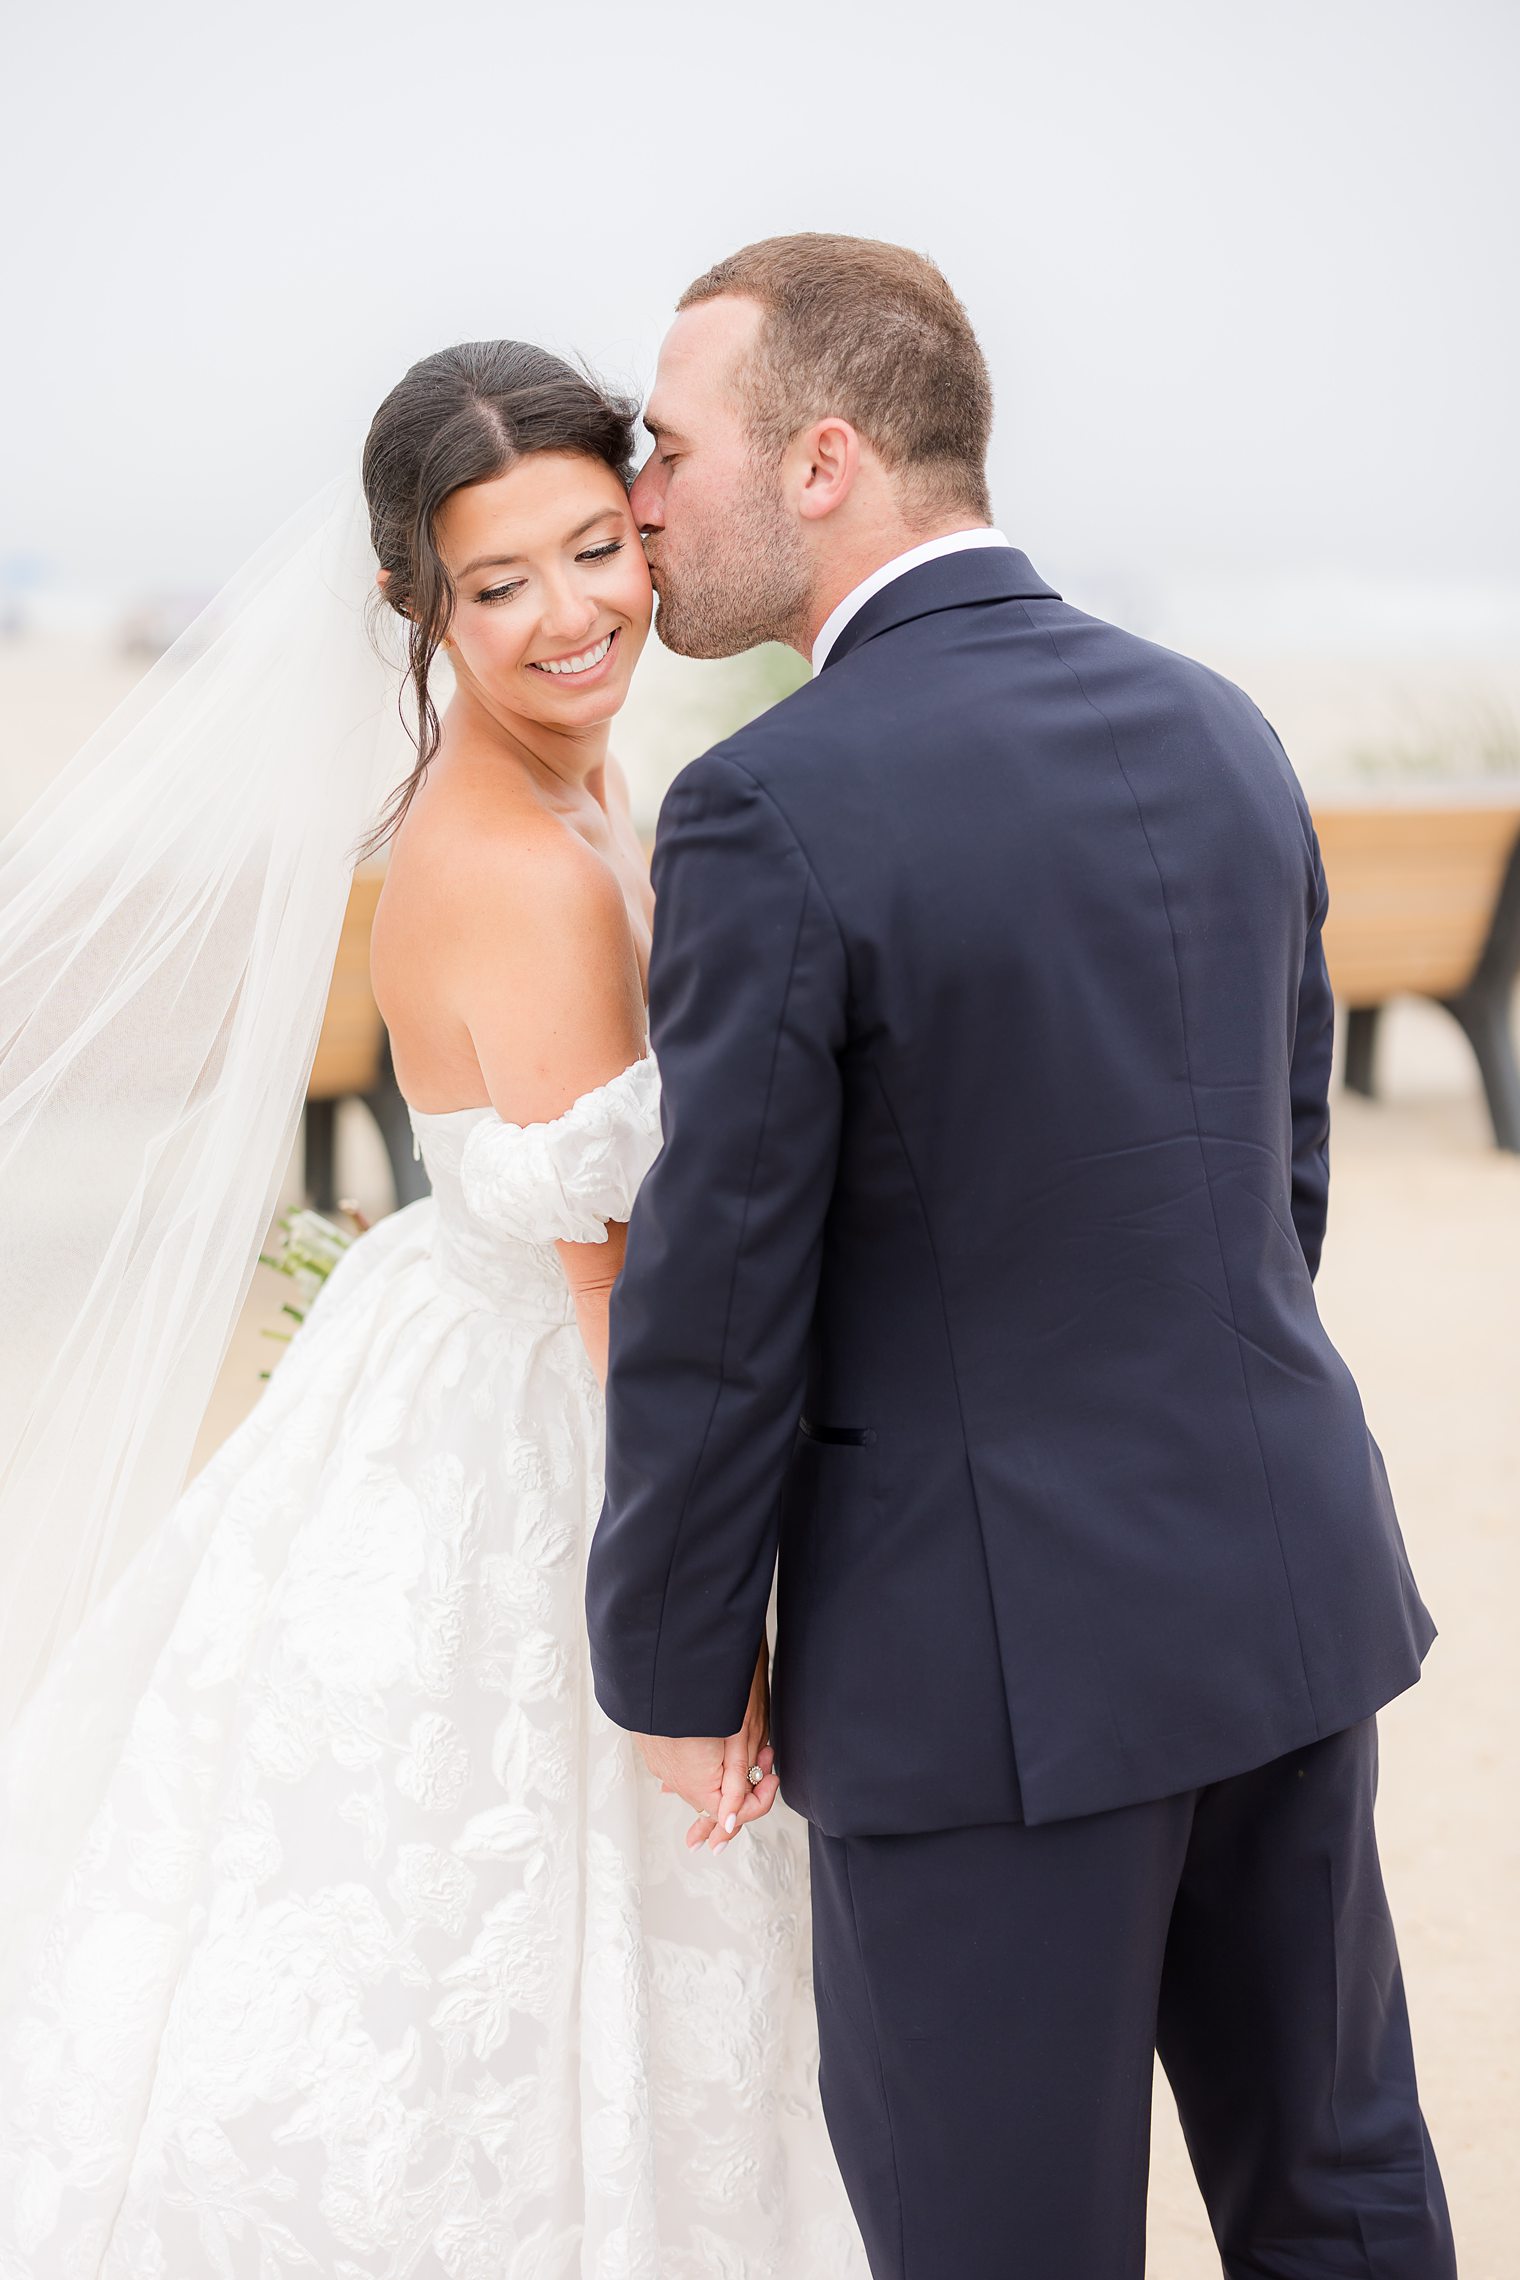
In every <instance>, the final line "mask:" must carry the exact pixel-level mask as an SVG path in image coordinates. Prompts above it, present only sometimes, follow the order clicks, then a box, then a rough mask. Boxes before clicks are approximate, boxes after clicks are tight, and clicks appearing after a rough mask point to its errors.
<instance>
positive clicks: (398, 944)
mask: <svg viewBox="0 0 1520 2280" xmlns="http://www.w3.org/2000/svg"><path fill="white" fill-rule="evenodd" d="M493 779H494V780H493ZM627 929H628V915H627V908H626V905H625V903H624V901H623V897H622V893H621V890H620V889H619V886H618V883H617V880H616V879H615V878H614V877H613V875H612V873H611V872H610V871H609V869H608V867H607V865H606V864H605V863H604V862H603V861H602V860H601V859H600V857H599V856H598V855H597V854H596V852H595V850H594V849H593V848H591V847H590V846H588V845H587V843H586V842H585V840H583V839H582V838H581V837H580V836H579V834H578V833H576V832H574V831H571V830H568V829H567V828H566V826H565V824H564V823H563V822H562V821H561V820H560V818H559V817H557V816H556V815H554V814H553V813H552V812H551V811H550V810H549V809H547V808H545V807H544V806H543V804H542V802H541V801H539V800H538V799H536V798H535V797H534V796H533V794H532V793H531V791H528V790H526V789H525V788H523V787H520V786H518V785H517V784H515V783H514V782H513V781H512V780H511V779H510V777H505V774H504V771H501V770H496V771H491V770H488V769H457V770H454V771H452V772H451V773H450V774H449V775H448V776H447V777H440V779H439V781H438V782H436V783H428V784H425V785H424V786H423V789H422V791H421V792H420V793H419V794H418V796H417V798H416V799H415V800H414V801H413V803H412V806H411V808H410V810H409V811H408V813H407V815H406V817H405V819H404V821H403V822H402V825H401V828H400V830H399V831H398V832H397V834H396V837H395V840H394V843H393V845H392V848H391V852H390V860H389V864H388V866H387V875H386V881H385V886H384V890H383V892H382V894H381V898H380V907H379V909H378V911H377V912H376V916H375V930H374V937H373V941H372V946H371V956H372V960H373V963H374V965H375V969H376V976H377V979H380V978H381V977H382V976H383V975H384V974H385V972H386V970H387V969H389V968H391V967H393V966H394V965H395V964H397V963H398V962H401V961H404V962H405V964H406V966H407V967H408V968H409V969H411V970H412V971H415V970H416V967H417V965H418V963H419V962H422V963H428V964H434V963H438V962H441V963H444V964H447V963H449V962H450V961H451V960H452V959H454V958H455V957H458V956H461V955H463V956H466V957H473V956H474V955H475V954H476V953H477V952H478V950H479V949H480V947H481V946H482V943H483V942H488V943H489V947H490V952H491V955H492V957H493V960H496V961H501V960H510V959H512V958H513V956H514V955H534V956H541V955H543V954H544V953H545V952H546V951H547V950H548V949H549V948H550V946H551V945H552V944H553V943H554V942H561V943H563V942H564V941H565V940H566V939H567V938H573V939H581V940H585V941H586V946H587V949H588V951H589V952H590V954H591V955H592V956H593V957H595V956H596V955H597V954H598V952H599V951H604V950H606V949H608V948H610V947H612V946H613V945H615V944H617V945H620V944H621V939H622V937H623V936H624V935H626V933H627Z"/></svg>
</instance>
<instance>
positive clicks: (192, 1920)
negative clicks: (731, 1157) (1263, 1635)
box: [0, 1057, 866, 2280]
mask: <svg viewBox="0 0 1520 2280" xmlns="http://www.w3.org/2000/svg"><path fill="white" fill-rule="evenodd" d="M414 1122H415V1125H416V1128H417V1132H418V1136H419V1140H420V1143H421V1147H422V1150H423V1154H424V1156H425V1158H426V1161H427V1166H428V1170H429V1173H430V1175H431V1178H432V1183H433V1190H434V1193H433V1196H432V1198H431V1199H429V1200H427V1201H425V1202H422V1203H417V1204H413V1205H411V1206H410V1207H409V1208H408V1209H406V1210H403V1211H399V1212H397V1213H396V1214H395V1215H394V1216H393V1217H392V1218H390V1219H387V1220H384V1221H382V1222H381V1223H380V1224H379V1225H378V1226H377V1227H375V1228H374V1229H373V1230H372V1231H371V1232H370V1233H369V1234H367V1235H365V1236H364V1237H363V1238H362V1239H361V1240H360V1241H359V1242H358V1243H356V1244H355V1245H354V1246H353V1248H352V1249H351V1250H350V1251H349V1252H348V1253H347V1254H346V1255H345V1256H344V1258H343V1259H342V1260H341V1262H340V1263H339V1265H338V1267H337V1269H336V1270H335V1272H334V1274H333V1275H332V1277H331V1278H330V1280H329V1282H328V1284H327V1286H326V1288H325V1289H324V1291H323V1292H322V1295H321V1296H320V1298H319V1299H318V1301H317V1303H316V1305H315V1307H314V1309H313V1311H312V1313H311V1316H310V1318H309V1320H308V1321H307V1323H306V1324H305V1325H304V1327H303V1328H302V1329H301V1330H300V1332H299V1333H298V1335H297V1337H296V1339H295V1341H294V1342H293V1344H292V1345H291V1347H290V1349H289V1350H288V1353H287V1354H286V1356H285V1358H284V1359H283V1360H282V1361H281V1363H280V1365H279V1367H278V1369H277V1371H276V1373H275V1376H274V1378H273V1381H272V1383H271V1385H270V1387H269V1390H268V1391H267V1393H266V1394H265V1396H264V1398H263V1400H262V1401H261V1402H260V1404H259V1406H258V1408H257V1409H256V1410H255V1411H254V1413H253V1415H252V1416H251V1417H250V1418H249V1419H248V1421H247V1422H246V1423H245V1424H244V1425H243V1426H242V1427H240V1429H239V1430H238V1431H237V1432H236V1433H234V1434H233V1435H232V1437H231V1438H230V1439H229V1440H228V1441H227V1442H226V1443H225V1444H224V1446H223V1447H222V1449H221V1450H220V1451H219V1453H218V1454H217V1456H216V1457H215V1458H213V1460H212V1462H211V1463H210V1464H209V1465H208V1466H207V1467H206V1468H205V1470H204V1471H203V1472H202V1473H201V1474H200V1475H199V1477H198V1478H197V1479H196V1481H195V1482H194V1483H193V1484H192V1486H191V1487H190V1489H189V1490H188V1491H187V1493H186V1494H185V1496H184V1497H183V1498H182V1500H181V1502H180V1503H179V1505H178V1506H177V1507H176V1509H175V1510H174V1512H173V1513H172V1514H171V1515H170V1516H169V1517H168V1518H167V1519H166V1520H165V1522H164V1523H163V1525H162V1527H161V1528H160V1529H159V1531H158V1532H157V1533H156V1535H155V1536H154V1538H153V1539H152V1540H151V1541H150V1543H149V1544H148V1545H147V1546H146V1547H145V1549H144V1550H143V1552H142V1553H141V1554H140V1555H139V1556H138V1558H137V1560H136V1561H135V1562H134V1564H133V1565H132V1567H131V1568H129V1569H128V1570H127V1572H126V1574H125V1575H124V1577H123V1578H122V1580H121V1582H120V1583H119V1584H118V1585H117V1586H116V1587H115V1589H114V1590H113V1591H112V1592H111V1594H110V1595H109V1596H108V1597H107V1599H106V1600H105V1601H104V1602H103V1603H102V1604H101V1606H100V1607H99V1608H98V1609H97V1610H96V1612H95V1614H94V1615H93V1616H92V1617H91V1618H90V1620H89V1621H88V1623H87V1624H86V1626H85V1628H84V1630H83V1631H82V1632H81V1633H80V1634H79V1635H78V1637H77V1638H76V1640H75V1641H74V1643H73V1645H72V1646H71V1648H70V1650H69V1651H68V1653H67V1655H66V1657H65V1659H64V1660H63V1661H62V1662H61V1663H60V1664H59V1665H58V1666H57V1667H56V1668H55V1670H54V1672H53V1673H52V1675H51V1676H50V1678H49V1679H48V1680H47V1681H46V1682H45V1684H44V1686H43V1688H42V1690H41V1692H40V1693H39V1694H38V1695H37V1696H36V1697H34V1700H33V1703H32V1704H31V1705H30V1706H29V1708H28V1710H27V1712H26V1713H24V1714H23V1717H22V1720H21V1721H20V1723H19V1724H18V1725H17V1726H16V1727H15V1728H13V1730H12V1733H11V1735H10V1737H9V1738H8V1739H7V1742H6V1744H5V1745H4V1748H3V1749H0V1836H3V1841H4V1844H5V1845H6V1846H7V1847H8V1848H9V1851H8V1856H7V1862H6V1866H5V1871H4V1875H5V1887H4V1888H5V1892H6V1896H7V1900H8V1903H9V1905H10V1906H11V1909H12V1912H13V1913H15V1912H17V1911H18V1910H19V1908H20V1902H19V1901H18V1900H17V1899H16V1897H15V1895H16V1894H17V1892H18V1891H20V1890H21V1889H22V1888H23V1887H24V1888H25V1889H26V1891H27V1892H28V1893H29V1895H30V1909H31V1912H30V1914H29V1915H28V1917H27V1919H26V1921H25V1923H18V1924H9V1925H4V1926H0V1931H3V1932H4V1934H5V1935H6V1936H7V1938H8V1939H9V1941H10V1943H11V1946H10V1954H11V1958H12V1962H13V1966H17V1967H18V1968H19V1975H20V1981H21V1983H20V1986H19V1989H18V1988H17V1986H16V1984H15V1982H16V1979H17V1976H18V1968H13V1970H12V1973H11V1980H12V1985H11V1989H10V1996H9V2000H8V2002H7V2004H6V2007H5V2010H4V2014H3V2018H0V2276H3V2280H212V2276H220V2280H295V2276H297V2275H300V2276H302V2280H312V2276H315V2280H444V2276H447V2280H592V2276H595V2280H848V2276H850V2275H856V2274H858V2275H863V2274H864V2272H865V2269H866V2268H865V2260H864V2256H863V2253H862V2250H861V2247H860V2242H859V2235H858V2233H857V2231H856V2229H855V2226H854V2222H853V2220H852V2218H851V2216H850V2213H849V2208H848V2204H847V2202H846V2200H845V2197H844V2193H843V2188H842V2186H841V2185H840V2183H839V2180H838V2175H837V2172H836V2170H835V2168H834V2165H833V2161H832V2156H831V2154H830V2150H829V2146H828V2142H827V2138H826V2136H825V2132H824V2128H823V2123H822V2119H821V2116H820V2112H819V2107H818V2101H817V2087H816V2073H815V2067H816V2031H815V2025H814V2019H813V2011H812V2001H811V1990H810V1983H809V1959H808V1946H809V1920H808V1884H807V1850H806V1841H805V1838H806V1832H805V1829H804V1826H803V1824H802V1822H801V1821H800V1820H799V1819H798V1818H797V1817H796V1816H795V1815H794V1814H793V1813H791V1812H790V1811H789V1809H788V1808H787V1807H786V1806H785V1805H784V1804H781V1803H778V1804H777V1805H776V1807H775V1808H774V1810H773V1811H772V1812H771V1813H770V1815H769V1816H768V1817H767V1818H766V1819H764V1820H763V1821H761V1822H759V1823H757V1824H756V1825H755V1826H754V1827H753V1828H752V1829H750V1830H747V1831H746V1832H745V1833H744V1834H743V1835H742V1837H741V1838H740V1839H739V1840H738V1842H736V1843H735V1844H734V1845H733V1846H732V1847H731V1849H730V1850H729V1851H728V1852H727V1853H725V1854H724V1855H723V1856H721V1857H719V1858H714V1857H712V1856H711V1855H709V1854H707V1853H705V1852H704V1853H696V1854H689V1853H688V1852H687V1851H686V1849H685V1846H684V1844H683V1842H682V1839H683V1835H684V1832H685V1830H686V1828H687V1827H688V1826H689V1824H690V1819H691V1816H690V1812H689V1809H688V1808H687V1807H686V1806H685V1805H684V1804H682V1802H681V1801H680V1800H679V1799H677V1798H673V1797H665V1796H662V1795H661V1794H660V1792H659V1789H658V1787H657V1786H656V1784H655V1783H654V1782H653V1781H652V1780H651V1778H650V1777H649V1775H648V1774H647V1773H646V1772H645V1771H644V1769H643V1766H642V1762H641V1760H640V1759H639V1757H638V1754H637V1751H636V1749H635V1746H634V1744H633V1743H632V1741H631V1740H630V1739H629V1737H628V1736H627V1735H625V1734H623V1733H621V1732H619V1731H618V1730H617V1729H616V1728H615V1727H613V1726H612V1725H611V1724H610V1723H609V1722H608V1720H607V1719H606V1718H605V1717H604V1716H603V1715H602V1713H601V1712H600V1711H599V1710H598V1708H597V1707H596V1704H595V1701H594V1699H593V1696H592V1692H591V1682H590V1675H589V1665H588V1657H587V1653H586V1648H585V1643H584V1631H583V1617H582V1600H581V1595H582V1580H583V1568H584V1560H585V1554H586V1549H587V1543H588V1539H589V1535H590V1530H591V1528H592V1526H593V1524H594V1521H595V1518H596V1515H597V1512H598V1509H599V1506H600V1500H601V1486H600V1483H601V1436H602V1414H601V1401H600V1395H599V1391H598V1387H597V1384H596V1379H595V1376H594V1373H593V1371H592V1369H591V1366H590V1364H589V1362H588V1360H587V1358H586V1354H585V1350H584V1348H583V1346H582V1344H581V1340H580V1336H579V1332H578V1330H577V1328H576V1326H575V1320H574V1313H573V1308H572V1305H571V1301H570V1297H569V1292H568V1287H567V1285H566V1282H565V1278H564V1275H563V1273H562V1271H561V1268H560V1265H559V1260H558V1257H557V1255H556V1253H555V1252H554V1250H553V1248H552V1245H553V1243H554V1241H555V1239H556V1238H559V1239H566V1240H571V1241H587V1240H593V1239H595V1238H596V1237H597V1236H598V1235H600V1234H601V1232H602V1231H603V1226H604V1222H605V1221H606V1220H607V1219H609V1218H619V1219H621V1218H626V1216H627V1214H628V1211H629V1209H630V1207H631V1205H632V1202H633V1198H634V1194H635V1191H636V1189H637V1186H638V1183H639V1180H640V1179H641V1177H642V1176H643V1173H644V1172H645V1171H646V1170H647V1168H648V1165H649V1163H650V1161H651V1160H652V1157H653V1155H654V1153H655V1151H656V1149H657V1148H658V1145H659V1116H658V1079H657V1075H656V1070H655V1065H654V1062H653V1060H652V1059H650V1058H648V1057H646V1058H644V1059H642V1060H640V1061H637V1062H635V1063H634V1064H633V1066H632V1067H631V1068H629V1069H627V1070H625V1071H624V1072H623V1074H622V1075H621V1076H619V1077H617V1078H615V1079H614V1080H613V1081H612V1082H611V1083H610V1084H607V1085H605V1086H602V1087H600V1088H599V1089H598V1090H597V1091H595V1092H592V1093H588V1094H586V1095H585V1096H584V1097H583V1098H582V1099H580V1100H579V1101H577V1102H576V1103H575V1105H574V1106H573V1108H571V1109H570V1110H568V1111H567V1112H566V1114H565V1115H564V1116H562V1117H560V1118H559V1119H557V1120H556V1121H555V1122H553V1123H550V1124H544V1125H536V1126H529V1127H527V1128H521V1127H518V1126H514V1125H508V1124H504V1123H503V1122H502V1121H501V1119H500V1118H499V1117H497V1116H496V1114H495V1112H494V1111H493V1110H490V1109H485V1108H482V1109H466V1110H461V1111H459V1112H458V1113H457V1114H454V1115H450V1116H424V1115H420V1114H419V1115H417V1116H416V1117H415V1118H414Z"/></svg>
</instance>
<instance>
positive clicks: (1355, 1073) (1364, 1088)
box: [1346, 1005, 1383, 1100]
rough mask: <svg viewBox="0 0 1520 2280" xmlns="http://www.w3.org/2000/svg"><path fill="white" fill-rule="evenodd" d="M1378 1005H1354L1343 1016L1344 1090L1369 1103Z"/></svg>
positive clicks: (1379, 1007) (1379, 1011)
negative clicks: (1361, 1096)
mask: <svg viewBox="0 0 1520 2280" xmlns="http://www.w3.org/2000/svg"><path fill="white" fill-rule="evenodd" d="M1382 1010H1383V1009H1382V1007H1381V1006H1380V1005H1354V1006H1352V1008H1351V1010H1350V1012H1349V1013H1348V1014H1347V1016H1346V1090H1347V1092H1354V1093H1362V1094H1364V1095H1365V1096H1366V1098H1367V1099H1368V1100H1371V1099H1372V1098H1373V1097H1374V1095H1375V1092H1376V1089H1377V1088H1376V1086H1375V1085H1374V1083H1373V1078H1372V1063H1373V1055H1374V1052H1375V1051H1376V1047H1377V1033H1378V1016H1379V1015H1380V1014H1381V1012H1382Z"/></svg>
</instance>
